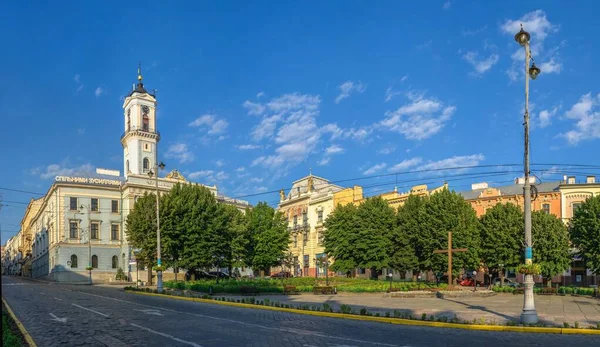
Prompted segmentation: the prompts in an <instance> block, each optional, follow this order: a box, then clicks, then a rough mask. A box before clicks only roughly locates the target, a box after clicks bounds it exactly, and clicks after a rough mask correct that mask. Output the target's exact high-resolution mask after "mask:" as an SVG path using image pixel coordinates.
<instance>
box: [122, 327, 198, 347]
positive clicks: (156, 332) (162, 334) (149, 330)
mask: <svg viewBox="0 0 600 347" xmlns="http://www.w3.org/2000/svg"><path fill="white" fill-rule="evenodd" d="M131 325H132V326H134V327H136V328H140V329H142V330H146V331H148V332H151V333H153V334H156V335H160V336H163V337H166V338H169V339H171V340H173V341H177V342H181V343H185V344H186V345H190V346H194V347H202V345H199V344H197V343H194V342H190V341H185V340H182V339H180V338H178V337H175V336H171V335H169V334H165V333H161V332H160V331H156V330H152V329H150V328H146V327H143V326H141V325H137V324H134V323H131Z"/></svg>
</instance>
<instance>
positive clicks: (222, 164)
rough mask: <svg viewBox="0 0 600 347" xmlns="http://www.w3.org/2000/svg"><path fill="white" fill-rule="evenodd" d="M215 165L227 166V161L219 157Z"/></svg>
mask: <svg viewBox="0 0 600 347" xmlns="http://www.w3.org/2000/svg"><path fill="white" fill-rule="evenodd" d="M215 165H216V166H217V167H223V166H225V161H224V160H222V159H219V160H217V161H215Z"/></svg>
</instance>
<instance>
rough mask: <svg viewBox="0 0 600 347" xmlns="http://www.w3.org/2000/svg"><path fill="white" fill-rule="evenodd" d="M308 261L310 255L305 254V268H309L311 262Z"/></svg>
mask: <svg viewBox="0 0 600 347" xmlns="http://www.w3.org/2000/svg"><path fill="white" fill-rule="evenodd" d="M308 259H309V257H308V254H305V255H304V266H308V262H309V260H308Z"/></svg>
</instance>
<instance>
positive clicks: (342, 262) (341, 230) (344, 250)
mask: <svg viewBox="0 0 600 347" xmlns="http://www.w3.org/2000/svg"><path fill="white" fill-rule="evenodd" d="M356 213H357V207H356V206H355V205H353V204H347V205H338V206H336V208H335V209H334V210H333V212H332V213H330V214H329V215H328V216H327V219H326V220H325V224H324V226H325V232H324V233H323V246H324V247H325V253H327V254H328V255H329V256H330V257H332V258H333V259H334V261H333V264H332V265H331V269H332V270H333V271H343V272H349V271H353V270H354V269H356V268H357V267H358V261H357V259H356V257H355V254H356V244H357V243H358V241H359V233H358V225H357V219H356Z"/></svg>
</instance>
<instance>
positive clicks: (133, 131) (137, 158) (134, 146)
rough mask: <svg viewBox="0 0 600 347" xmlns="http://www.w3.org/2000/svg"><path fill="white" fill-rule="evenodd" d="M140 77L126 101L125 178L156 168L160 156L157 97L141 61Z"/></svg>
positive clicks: (124, 133) (123, 144)
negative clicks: (147, 82) (145, 79)
mask: <svg viewBox="0 0 600 347" xmlns="http://www.w3.org/2000/svg"><path fill="white" fill-rule="evenodd" d="M137 79H138V83H137V84H136V85H135V87H134V89H133V90H132V91H131V92H130V93H129V95H127V97H126V98H125V101H124V103H123V110H124V113H123V117H124V120H125V122H124V123H125V129H124V130H125V131H124V132H123V135H121V145H122V146H123V165H124V167H123V169H124V170H123V172H124V173H125V178H127V177H128V176H129V175H143V174H147V173H148V171H150V170H154V166H155V165H156V160H157V158H158V154H157V153H158V152H157V149H158V148H157V145H158V141H160V133H159V132H158V131H157V130H156V98H155V96H154V95H153V94H150V93H148V92H147V91H146V89H144V84H143V83H142V79H143V78H142V69H141V65H140V66H139V67H138V76H137Z"/></svg>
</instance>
